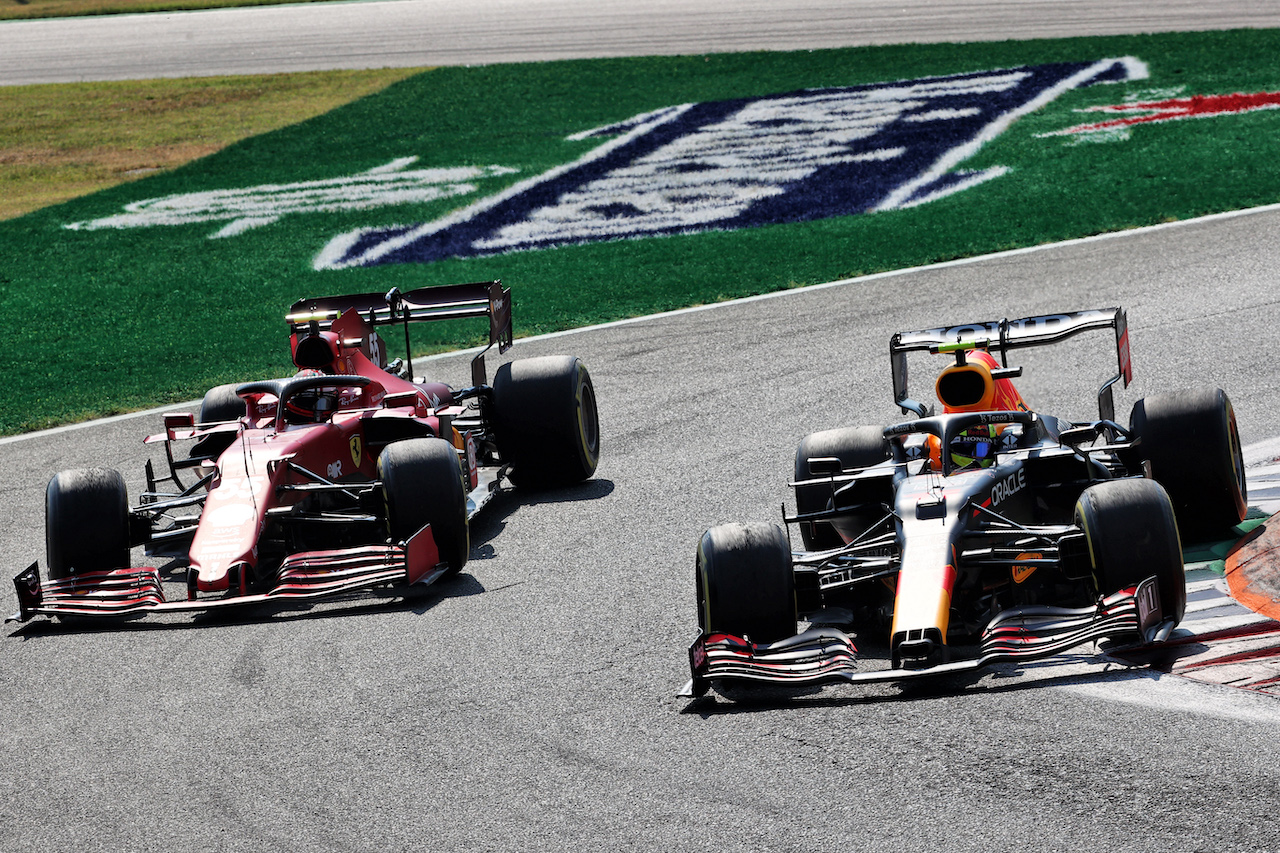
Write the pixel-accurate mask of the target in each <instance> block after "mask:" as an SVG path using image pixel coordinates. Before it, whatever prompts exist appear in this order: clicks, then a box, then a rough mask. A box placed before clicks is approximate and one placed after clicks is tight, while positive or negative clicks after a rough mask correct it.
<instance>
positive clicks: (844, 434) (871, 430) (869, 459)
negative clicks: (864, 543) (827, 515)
mask: <svg viewBox="0 0 1280 853" xmlns="http://www.w3.org/2000/svg"><path fill="white" fill-rule="evenodd" d="M832 456H834V457H836V458H837V459H839V460H840V464H841V465H843V466H844V467H845V468H865V467H867V466H869V465H875V464H876V463H878V462H883V461H884V460H886V459H888V458H889V442H887V441H886V440H885V437H884V428H883V427H878V426H861V427H843V428H840V429H829V430H824V431H822V432H815V433H813V434H812V435H807V436H805V438H804V440H802V441H801V442H800V446H799V447H798V448H796V463H795V478H796V480H797V481H799V480H810V479H813V476H814V475H813V474H812V473H810V471H809V461H810V460H811V459H822V458H824V457H826V458H829V457H832ZM831 499H832V492H831V487H830V486H829V485H827V484H826V483H820V484H814V485H811V486H797V487H796V510H797V511H798V512H800V513H807V512H819V511H821V510H824V509H827V508H828V507H829V506H830V505H831ZM873 521H874V519H872V520H868V521H867V522H866V523H868V524H870V523H873ZM799 527H800V541H802V542H803V543H804V547H805V549H806V550H809V551H825V550H827V549H829V548H839V547H840V546H841V545H843V544H844V540H843V539H841V538H840V534H838V533H836V530H835V528H834V527H832V526H831V523H830V522H828V521H802V522H800V525H799Z"/></svg>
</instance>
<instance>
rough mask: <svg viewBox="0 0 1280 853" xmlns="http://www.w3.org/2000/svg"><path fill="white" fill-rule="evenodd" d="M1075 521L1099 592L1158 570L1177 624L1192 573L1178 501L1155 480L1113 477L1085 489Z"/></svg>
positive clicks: (1168, 613) (1168, 612)
mask: <svg viewBox="0 0 1280 853" xmlns="http://www.w3.org/2000/svg"><path fill="white" fill-rule="evenodd" d="M1075 524H1076V526H1077V527H1079V528H1080V529H1081V530H1082V531H1084V534H1085V539H1086V540H1087V542H1088V545H1089V557H1090V560H1091V561H1092V563H1093V576H1094V580H1095V581H1096V583H1097V586H1098V593H1099V594H1100V595H1104V596H1105V595H1111V594H1112V593H1114V592H1118V591H1119V590H1122V589H1127V588H1128V587H1131V586H1136V585H1137V584H1139V583H1141V582H1142V581H1144V580H1146V579H1147V578H1149V577H1151V576H1152V575H1155V577H1156V583H1157V584H1158V585H1159V587H1160V609H1161V610H1163V611H1164V617H1165V618H1166V619H1172V620H1173V621H1174V624H1175V625H1176V624H1178V623H1179V622H1181V621H1182V617H1183V616H1184V615H1186V610H1187V577H1186V573H1185V570H1184V567H1183V563H1182V545H1181V544H1180V542H1179V540H1178V524H1177V521H1176V520H1175V517H1174V512H1173V504H1172V503H1170V501H1169V495H1168V493H1167V492H1166V491H1165V489H1164V487H1163V486H1161V485H1160V484H1159V483H1157V482H1156V481H1155V480H1146V479H1129V480H1111V481H1109V482H1106V483H1098V484H1097V485H1093V486H1090V487H1089V488H1087V489H1085V490H1084V491H1083V492H1082V493H1081V495H1080V499H1079V500H1078V501H1077V502H1076V511H1075Z"/></svg>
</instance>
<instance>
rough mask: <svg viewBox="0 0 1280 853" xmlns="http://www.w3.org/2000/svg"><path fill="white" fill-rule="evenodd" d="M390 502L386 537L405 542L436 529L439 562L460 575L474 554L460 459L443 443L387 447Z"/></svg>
mask: <svg viewBox="0 0 1280 853" xmlns="http://www.w3.org/2000/svg"><path fill="white" fill-rule="evenodd" d="M378 478H379V479H380V480H381V481H382V493H383V497H384V498H385V500H386V511H387V532H388V533H389V534H390V536H391V538H392V540H394V541H396V542H404V541H406V540H408V539H409V538H410V537H411V536H413V535H414V534H415V533H417V532H418V531H419V530H421V529H422V528H423V527H425V526H426V525H428V524H430V525H431V535H432V537H433V538H434V539H435V543H436V550H437V551H438V552H439V554H440V559H441V560H442V561H443V562H445V563H446V564H448V566H449V572H450V573H451V574H452V573H456V572H458V571H461V569H462V567H463V566H464V565H466V562H467V557H468V555H469V554H470V552H471V536H470V530H469V528H468V525H467V495H466V492H465V491H464V489H463V486H462V465H461V463H460V462H459V460H458V453H457V451H456V450H454V447H453V445H452V444H450V443H449V442H447V441H445V440H444V439H441V438H413V439H408V440H405V441H397V442H395V443H394V444H390V445H388V446H387V448H386V449H385V450H383V451H382V455H381V456H379V457H378Z"/></svg>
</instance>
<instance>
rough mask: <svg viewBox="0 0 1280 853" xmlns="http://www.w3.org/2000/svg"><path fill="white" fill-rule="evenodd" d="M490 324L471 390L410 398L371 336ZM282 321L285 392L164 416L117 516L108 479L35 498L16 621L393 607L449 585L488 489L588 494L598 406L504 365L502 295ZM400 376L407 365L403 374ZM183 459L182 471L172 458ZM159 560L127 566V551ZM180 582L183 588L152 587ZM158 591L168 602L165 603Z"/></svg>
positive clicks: (551, 363)
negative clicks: (38, 515)
mask: <svg viewBox="0 0 1280 853" xmlns="http://www.w3.org/2000/svg"><path fill="white" fill-rule="evenodd" d="M468 317H475V318H487V320H488V325H489V336H488V340H489V345H488V346H487V347H485V350H484V351H481V352H480V354H479V355H477V356H476V357H475V359H474V360H473V361H472V369H471V374H472V375H471V385H470V386H468V387H465V388H462V389H460V390H454V389H453V388H451V387H450V386H448V385H444V384H441V383H438V382H430V381H416V380H415V378H414V376H413V372H412V366H411V365H410V364H409V363H408V362H407V361H406V360H402V359H395V360H394V361H393V362H392V363H390V364H388V362H387V357H386V352H385V348H384V343H383V341H382V339H381V337H380V336H379V335H378V333H377V330H378V329H379V328H382V327H386V326H403V328H404V334H405V344H406V347H407V346H408V343H409V328H410V325H411V324H413V323H416V322H425V321H432V320H443V319H458V318H468ZM287 320H288V322H289V325H290V330H291V333H292V335H291V345H292V352H293V361H294V364H295V365H296V366H297V368H298V373H297V374H296V375H295V376H293V377H291V378H287V379H277V380H270V381H262V382H247V383H243V384H239V385H226V386H220V387H217V388H214V389H213V390H211V391H209V393H208V394H206V395H205V398H204V400H203V402H202V404H201V407H200V414H199V417H198V418H197V417H196V416H195V415H193V414H168V415H165V417H164V432H163V433H161V434H159V435H154V436H151V437H149V438H147V439H146V441H147V442H149V443H160V444H162V445H163V447H164V450H165V456H166V459H167V466H168V472H167V473H166V474H164V475H163V476H159V477H158V476H157V475H156V473H155V470H154V467H153V466H152V464H151V463H150V462H148V463H147V470H146V477H147V488H146V491H145V492H143V493H142V495H141V496H140V499H139V502H138V503H137V504H135V505H132V506H130V504H129V501H128V496H127V494H126V489H125V483H124V480H123V478H122V477H121V476H120V474H119V473H117V472H116V471H112V470H108V469H101V468H95V469H82V470H75V471H63V472H61V473H59V474H57V475H55V476H54V477H53V479H52V480H50V482H49V485H48V489H47V491H46V506H45V511H46V545H47V551H46V556H47V562H48V566H47V574H48V577H47V579H45V580H43V581H42V580H41V578H40V574H39V569H38V565H37V564H35V563H33V564H32V565H31V566H30V567H28V568H27V570H26V571H24V572H22V573H21V574H19V575H18V577H17V578H16V579H15V584H16V586H17V592H18V602H19V608H20V609H19V612H18V613H17V614H15V616H14V617H12V618H14V619H18V620H27V619H30V618H31V617H33V616H36V615H43V616H72V615H74V616H121V615H128V614H138V613H155V612H164V611H186V610H209V609H215V608H222V607H231V606H240V605H246V604H255V603H262V602H268V601H293V600H298V599H313V598H318V597H323V596H332V595H338V594H344V593H349V592H352V591H354V590H367V589H371V590H389V591H391V592H392V593H399V592H403V591H404V590H405V589H406V588H408V587H410V586H413V585H415V584H419V585H421V584H429V583H431V582H433V581H435V580H438V579H440V578H442V577H445V576H448V575H450V574H452V573H455V572H457V571H458V570H460V569H461V568H462V567H463V565H464V563H465V562H466V560H467V555H468V552H469V550H470V542H469V533H468V531H469V523H470V520H471V518H472V517H473V516H474V515H475V514H476V513H477V512H479V511H480V510H481V509H482V508H483V507H484V506H485V505H486V504H487V503H489V501H490V499H491V498H492V497H493V495H494V494H495V493H496V491H497V490H498V489H499V487H500V485H501V484H502V483H504V482H506V481H510V482H512V483H514V484H516V485H517V486H520V487H525V486H531V487H544V486H554V485H558V484H568V483H573V482H577V481H580V480H584V479H586V478H588V477H590V476H591V475H592V473H593V472H594V471H595V468H596V462H597V459H598V456H599V440H600V439H599V430H598V422H597V414H596V402H595V390H594V386H593V385H592V382H591V376H590V374H589V373H588V372H587V369H586V367H585V366H584V365H583V364H582V362H581V361H579V360H578V359H577V358H573V357H569V356H553V357H544V358H534V359H525V360H520V361H513V362H509V363H506V364H503V365H502V366H501V367H499V368H498V370H497V371H496V374H495V378H494V381H493V383H492V384H489V382H488V381H487V378H486V370H485V365H484V356H485V351H487V350H488V349H489V348H491V347H492V346H493V345H494V344H497V345H498V348H499V351H500V352H505V351H506V350H507V349H508V348H509V347H510V346H511V342H512V341H511V335H512V332H511V303H510V291H509V290H507V289H504V288H503V287H502V286H501V284H500V283H499V282H485V283H479V284H466V285H450V286H444V287H432V288H422V289H418V290H413V291H410V292H408V293H404V294H401V293H400V292H399V291H398V290H392V291H391V292H390V293H388V294H385V295H382V294H363V295H356V296H334V297H325V298H319V299H304V300H302V301H300V302H297V303H296V304H294V305H293V307H292V309H291V310H290V312H289V314H288V317H287ZM406 358H407V355H406ZM184 443H190V450H189V452H186V453H183V452H175V448H176V447H178V446H179V445H181V444H184ZM136 546H141V547H142V548H143V549H145V552H146V554H147V555H148V556H150V557H163V558H169V559H170V561H171V562H170V565H169V567H168V569H167V570H166V571H165V572H164V574H165V575H166V577H162V571H161V570H160V569H157V568H134V567H132V566H131V561H130V550H131V549H132V548H134V547H136ZM174 567H176V568H177V569H178V575H177V578H176V580H177V581H178V584H165V583H163V582H162V581H164V580H166V578H167V576H168V575H170V574H172V573H173V568H174ZM166 585H169V586H175V585H176V586H177V587H178V590H179V594H178V595H176V596H172V598H166V595H165V589H164V587H165V586H166Z"/></svg>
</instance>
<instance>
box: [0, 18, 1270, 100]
mask: <svg viewBox="0 0 1280 853" xmlns="http://www.w3.org/2000/svg"><path fill="white" fill-rule="evenodd" d="M1276 26H1280V6H1278V5H1277V4H1276V3H1274V2H1272V0H1214V2H1213V3H1206V2H1204V0H1158V2H1150V0H944V2H937V0H895V2H893V3H886V2H883V0H717V2H693V3H689V2H681V0H466V2H457V0H371V1H370V2H351V3H316V4H301V5H295V6H269V7H263V8H257V9H244V8H242V9H216V10H209V11H203V12H189V13H183V14H155V15H117V16H110V17H106V18H98V19H86V18H79V19H73V18H67V19H61V20H31V21H5V22H0V85H15V84H22V83H58V82H75V81H79V80H128V79H137V78H150V77H188V76H198V75H211V74H259V73H270V72H278V71H304V70H313V69H319V68H379V67H384V66H385V67H408V68H416V67H421V66H428V65H474V64H484V63H492V62H526V61H531V60H543V59H570V58H582V57H603V56H633V55H639V54H646V55H649V54H685V55H688V54H699V53H708V52H724V51H744V50H802V49H806V48H821V47H848V46H851V45H859V44H901V43H904V42H938V41H999V40H1003V39H1026V38H1045V37H1056V36H1081V35H1112V34H1118V33H1140V32H1167V31H1186V30H1217V29H1228V28H1234V27H1276Z"/></svg>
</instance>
